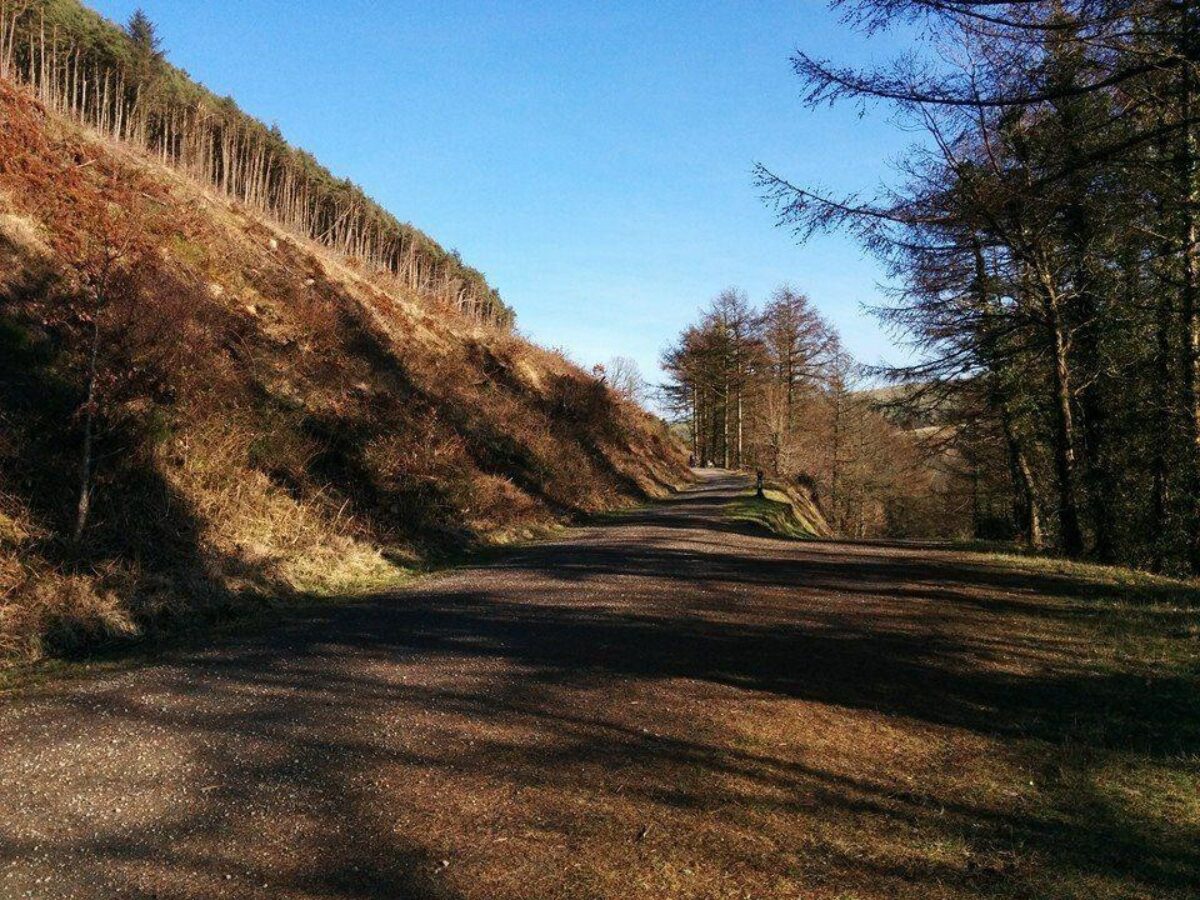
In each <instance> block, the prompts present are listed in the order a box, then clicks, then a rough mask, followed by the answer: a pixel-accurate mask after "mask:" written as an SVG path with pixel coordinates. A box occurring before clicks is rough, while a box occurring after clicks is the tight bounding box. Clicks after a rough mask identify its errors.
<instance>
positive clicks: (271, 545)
mask: <svg viewBox="0 0 1200 900" xmlns="http://www.w3.org/2000/svg"><path fill="white" fill-rule="evenodd" d="M114 257H115V258H116V259H115V261H113V258H114ZM105 260H108V261H109V262H110V263H111V265H109V266H108V268H109V269H111V271H110V272H108V274H107V276H106V277H105V278H101V277H100V275H99V274H98V273H100V272H101V270H102V269H104V267H105ZM98 285H103V287H102V288H101V287H98ZM93 336H95V337H97V338H98V340H97V347H98V360H97V366H96V377H95V384H96V399H95V402H94V404H93V405H92V407H91V408H92V411H93V413H94V418H95V420H96V424H95V441H96V448H95V460H96V462H95V467H96V472H95V478H94V483H93V490H92V492H91V501H92V502H91V510H90V514H89V517H88V522H87V527H86V530H85V532H84V535H83V539H82V541H79V542H73V541H71V540H70V534H71V531H72V526H73V523H74V520H75V517H76V507H77V498H78V495H79V493H80V477H79V468H80V455H81V446H82V443H83V438H84V428H85V419H86V416H85V413H86V411H87V408H88V404H87V403H86V387H87V383H88V380H89V377H88V366H87V355H88V354H87V349H88V347H89V346H90V341H91V339H92V337H93ZM683 471H684V470H683V466H682V460H681V457H680V453H679V450H678V448H677V447H676V446H675V445H674V444H673V443H672V441H671V440H670V438H669V437H668V435H667V433H666V431H665V429H664V428H663V427H662V426H661V424H660V423H658V422H657V421H656V420H653V419H651V418H650V417H648V416H647V415H646V414H645V413H643V412H642V411H641V410H640V409H638V408H636V407H635V406H633V405H631V404H629V403H626V402H624V401H622V400H620V399H619V398H617V397H615V396H614V395H613V394H612V393H611V392H610V391H608V390H607V389H606V388H605V387H604V386H603V385H602V384H600V383H599V382H597V381H596V380H595V379H594V378H591V377H590V376H588V375H585V374H584V373H583V372H581V371H580V370H579V369H578V368H577V367H575V366H574V365H573V364H571V363H570V362H569V361H567V360H566V359H564V358H563V357H562V356H561V355H559V354H556V353H553V352H549V351H545V350H542V349H540V348H537V347H535V346H533V345H531V344H529V343H528V342H526V341H525V340H523V339H522V338H520V337H519V336H518V335H516V334H514V333H512V332H511V331H508V330H505V329H503V328H497V327H493V326H488V325H482V324H479V323H475V322H471V321H469V320H467V319H466V318H463V317H460V316H458V315H457V314H455V313H453V312H451V311H449V310H447V309H446V308H444V307H442V306H438V305H437V304H435V303H432V302H430V301H429V300H428V299H426V298H422V297H421V296H419V295H417V294H415V293H413V292H411V291H409V290H407V289H406V288H403V287H401V286H400V285H399V284H398V283H396V282H394V281H390V280H387V279H385V278H382V277H380V276H377V275H368V274H367V273H366V272H365V271H364V269H363V267H362V266H361V264H359V263H356V262H355V261H353V260H350V259H348V258H345V257H339V256H336V255H334V254H332V253H331V252H329V251H328V250H326V249H324V248H321V247H318V246H317V245H315V244H311V243H308V242H304V241H300V240H297V239H296V238H294V237H291V236H289V235H287V234H285V233H284V232H282V231H281V230H279V229H276V228H274V227H272V226H268V225H266V224H264V223H263V221H261V220H260V219H259V218H257V217H255V216H253V215H251V214H250V213H249V212H248V211H247V210H246V209H245V208H244V207H242V206H241V205H240V204H238V203H236V202H233V201H229V200H225V199H218V198H216V197H214V196H213V195H211V194H207V193H205V192H203V191H201V190H200V189H198V188H197V187H196V186H195V185H194V184H193V183H191V182H189V181H187V180H185V179H184V178H183V177H181V176H179V175H178V174H175V173H174V172H172V171H171V170H169V169H166V168H162V167H160V166H158V165H157V164H154V163H152V162H150V161H149V160H148V159H147V158H146V157H144V156H142V155H140V154H136V153H133V152H130V151H129V150H127V149H124V148H122V147H121V146H119V145H116V144H113V143H110V142H104V141H101V140H99V139H97V138H96V137H94V136H89V135H87V134H85V133H83V132H80V131H79V130H78V129H77V128H76V127H74V126H72V125H69V124H67V123H66V121H65V120H62V119H59V118H57V117H55V116H53V115H51V114H48V113H47V112H46V110H45V109H44V107H42V106H41V105H40V104H39V103H38V102H37V101H35V100H34V99H32V97H31V96H30V95H29V94H27V93H25V92H24V91H23V90H22V89H19V88H16V87H14V86H12V85H11V84H9V83H7V82H4V81H0V656H2V657H4V658H9V659H12V658H36V657H39V656H42V655H44V654H47V653H50V652H57V651H63V650H68V649H71V648H75V647H78V646H81V645H85V644H88V643H91V642H93V641H95V640H97V639H101V638H109V637H112V636H118V635H131V634H138V633H142V632H144V630H145V629H146V628H148V627H159V626H162V625H169V624H172V623H177V622H189V621H193V620H194V619H195V618H196V617H197V616H198V615H199V614H200V613H201V611H203V612H204V613H212V612H220V611H222V610H228V609H231V608H241V607H244V606H245V605H246V604H247V602H260V601H259V600H257V599H254V598H267V597H270V598H278V597H286V596H288V595H289V594H294V593H297V592H303V593H312V592H318V593H336V592H344V591H350V590H361V589H364V588H369V587H372V586H377V585H380V584H383V583H386V582H388V581H391V580H394V579H395V577H396V576H397V575H399V574H401V573H402V572H403V571H405V570H406V569H407V568H408V567H411V566H412V565H414V564H419V563H421V562H423V561H425V560H427V559H429V558H430V557H431V556H435V555H437V554H439V553H444V552H446V551H448V550H456V549H459V548H462V547H465V546H470V545H472V544H476V543H479V542H481V541H485V540H495V539H504V538H506V537H511V536H514V535H520V534H522V533H523V532H525V531H526V530H527V529H530V528H537V527H541V526H544V525H547V524H550V523H553V522H554V521H556V520H559V519H561V518H563V517H564V516H569V515H571V514H574V513H576V512H579V511H586V510H597V509H603V508H607V507H611V506H613V505H616V504H620V503H625V502H628V501H629V500H630V499H631V498H636V497H639V496H644V495H645V494H647V493H655V492H657V491H660V490H661V489H662V487H663V486H664V485H666V484H668V483H670V482H673V481H676V480H678V479H679V478H681V477H682V475H683Z"/></svg>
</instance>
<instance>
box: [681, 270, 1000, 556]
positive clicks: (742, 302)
mask: <svg viewBox="0 0 1200 900" xmlns="http://www.w3.org/2000/svg"><path fill="white" fill-rule="evenodd" d="M662 366H663V370H664V372H665V373H666V375H667V381H666V383H665V384H664V385H663V386H662V389H661V400H662V405H663V406H664V407H665V408H666V409H667V410H668V411H669V412H670V413H671V414H672V415H673V416H674V418H675V419H676V421H677V422H679V423H681V424H682V425H683V426H684V432H685V434H686V437H687V439H688V441H689V443H690V447H691V451H692V456H693V459H694V461H695V462H696V463H698V464H702V465H717V466H721V467H724V468H730V469H738V468H741V469H761V470H762V471H764V472H765V473H766V474H767V475H769V476H770V477H772V478H773V479H776V480H781V481H784V482H786V483H787V484H788V485H789V486H790V487H792V488H793V489H798V490H803V491H806V492H807V493H808V494H809V496H810V497H811V498H812V499H813V500H814V501H816V502H817V504H818V505H819V506H820V507H821V509H822V511H823V512H824V514H825V516H826V519H827V520H828V521H829V524H830V525H831V526H832V527H833V528H834V529H835V530H837V531H838V532H839V533H841V534H845V535H848V536H854V537H876V536H882V535H890V536H917V535H933V534H936V535H941V536H961V535H962V534H964V533H965V532H966V531H967V530H968V527H969V522H970V517H971V515H972V514H973V510H976V507H977V506H978V505H979V503H980V498H972V497H970V496H969V489H970V487H971V485H970V483H969V482H968V481H965V480H964V477H963V476H964V469H963V466H962V461H961V454H960V455H956V456H955V457H954V458H950V457H946V456H945V455H944V454H939V453H937V452H932V453H931V451H930V444H929V442H927V441H925V440H923V439H922V438H921V437H920V434H921V428H927V429H928V430H929V431H931V432H934V433H940V432H941V431H942V429H940V428H939V427H937V426H936V425H928V424H927V423H926V422H925V421H924V420H922V421H921V422H913V421H903V420H902V419H898V418H897V417H896V416H895V415H894V414H893V413H892V412H890V411H889V409H888V402H887V398H886V397H884V396H881V395H880V392H878V391H876V390H871V389H868V388H867V387H866V386H864V384H863V383H862V379H861V367H859V366H858V365H857V364H856V363H855V362H854V361H853V359H852V358H851V356H850V355H849V354H848V353H847V352H846V351H845V349H844V348H843V346H842V343H841V340H840V338H839V337H838V334H837V332H836V330H835V329H834V328H833V327H832V326H831V325H830V324H829V322H827V321H826V320H825V319H824V317H822V316H821V315H820V313H819V312H818V311H817V310H816V308H815V307H814V306H813V304H812V302H811V301H810V300H809V298H808V297H807V296H805V295H804V294H802V293H800V292H799V291H796V290H795V289H793V288H792V287H789V286H787V285H783V286H781V287H779V288H778V289H776V290H775V291H774V293H773V294H772V295H771V296H770V298H768V299H767V300H766V302H765V303H763V304H762V305H761V306H755V305H753V304H752V303H751V302H750V300H749V298H748V296H747V295H746V293H745V292H744V291H741V290H739V289H737V288H729V289H726V290H724V291H722V292H721V293H719V294H718V295H717V296H716V297H715V298H714V299H713V300H712V301H711V302H710V303H709V305H708V306H707V307H706V308H705V309H704V310H703V311H702V312H701V314H700V316H699V319H698V321H697V322H696V323H694V324H692V325H690V326H688V327H687V328H686V329H684V331H683V332H682V333H681V334H680V335H679V337H678V339H677V340H676V341H675V342H674V343H672V344H671V346H670V347H668V348H667V350H666V351H665V352H664V354H663V358H662ZM939 461H940V462H941V463H943V464H944V465H943V468H942V470H941V471H939V468H938V463H939Z"/></svg>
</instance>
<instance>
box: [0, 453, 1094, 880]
mask: <svg viewBox="0 0 1200 900" xmlns="http://www.w3.org/2000/svg"><path fill="white" fill-rule="evenodd" d="M745 489H746V482H745V481H743V480H740V479H737V478H733V477H730V476H727V475H721V474H719V473H712V472H709V473H703V481H702V483H701V484H700V485H699V486H697V487H696V488H695V489H693V490H690V491H688V492H687V493H685V494H683V495H680V496H679V497H678V498H677V499H675V500H672V501H670V502H666V503H661V504H657V505H655V506H652V507H650V508H648V509H646V510H643V511H638V512H635V513H631V514H628V515H626V516H623V517H621V518H618V519H614V520H612V521H606V522H604V523H603V524H600V525H596V526H591V527H586V528H579V529H573V530H571V531H570V532H568V533H567V534H566V535H565V536H564V537H563V538H562V539H561V540H557V541H554V542H551V543H545V544H540V545H536V546H532V547H528V548H524V549H521V550H518V551H515V552H514V553H513V554H512V555H510V556H508V557H506V558H503V559H502V560H500V561H499V562H496V563H492V564H488V565H481V566H480V567H478V568H470V569H463V570H458V571H455V572H452V573H450V574H447V575H444V576H440V577H434V578H430V579H427V580H424V581H422V582H420V583H419V584H417V585H416V586H415V587H414V588H412V589H408V590H403V591H399V592H397V593H395V594H391V595H388V596H383V597H379V598H375V599H371V600H368V601H361V602H355V603H352V604H338V605H331V606H329V607H323V608H321V609H319V610H317V611H314V612H307V613H305V614H303V615H301V616H298V617H296V618H294V619H289V620H287V621H285V622H284V623H283V624H281V625H280V626H279V627H278V628H273V629H271V630H269V631H263V632H258V633H254V634H249V635H243V636H241V637H234V638H224V639H221V640H220V641H218V644H217V646H213V647H209V648H206V649H204V650H201V651H192V650H180V651H176V652H174V653H173V654H168V656H167V657H165V658H164V659H163V660H162V661H160V662H157V663H155V664H152V665H145V666H139V667H134V668H131V669H129V670H126V671H122V672H119V673H117V674H110V675H104V676H100V677H95V678H88V679H84V680H82V681H74V682H64V683H60V684H57V685H50V686H48V687H42V688H36V689H28V690H26V691H24V692H19V693H18V694H16V695H14V696H12V697H9V698H8V699H6V700H2V701H0V896H3V897H24V896H32V897H111V896H137V897H151V896H159V897H171V898H176V897H178V898H185V897H186V898H191V897H196V898H200V897H204V898H208V897H312V898H317V897H321V898H333V897H367V896H371V897H406V896H413V897H561V896H580V897H634V896H651V897H656V896H664V897H665V896H672V897H674V896H703V897H724V896H728V897H747V896H755V897H776V896H805V897H809V896H813V897H825V896H829V897H834V896H894V895H897V894H908V893H912V894H916V895H920V896H922V897H926V898H927V897H935V896H950V895H956V896H957V895H961V894H969V893H973V892H974V891H975V890H976V889H979V890H984V889H986V888H987V886H988V885H989V884H991V882H987V881H986V879H987V878H988V877H993V878H998V877H1001V874H1002V873H1003V867H1004V866H1005V865H1006V862H1005V857H1004V855H1003V854H1004V853H1007V852H1008V850H1007V849H1006V843H1005V841H1006V838H1005V837H1004V835H1006V834H1008V835H1011V834H1012V833H1013V832H1012V828H1011V827H1008V826H1005V825H1004V824H1003V823H1002V822H1000V821H999V820H1000V819H1002V818H1003V817H1005V816H1010V817H1011V816H1015V815H1017V814H1018V813H1019V812H1020V811H1021V810H1022V809H1023V808H1025V807H1024V806H1023V804H1024V803H1025V802H1026V800H1027V799H1028V794H1029V792H1031V791H1033V790H1035V788H1032V787H1028V786H1027V783H1028V785H1032V784H1033V781H1032V780H1031V779H1030V778H1029V777H1028V775H1027V773H1026V771H1025V768H1024V766H1025V765H1026V763H1027V761H1028V760H1027V759H1026V758H1025V757H1024V756H1022V753H1021V752H1019V751H1014V750H1012V748H1011V747H1010V746H1009V745H1008V744H1007V743H1006V741H1005V736H1004V730H1005V728H1006V727H1007V725H1008V724H1009V723H1008V722H1007V720H1004V719H1003V718H998V717H997V715H996V713H995V710H996V709H998V708H1000V705H1001V703H1002V701H1004V700H1007V701H1012V700H1013V699H1014V697H1015V699H1016V700H1017V701H1020V703H1022V704H1023V705H1022V706H1021V707H1020V708H1021V709H1028V710H1032V713H1033V714H1035V715H1033V716H1032V717H1031V718H1029V720H1028V721H1029V722H1032V723H1034V724H1033V725H1028V723H1026V724H1025V725H1023V726H1022V727H1033V728H1042V729H1050V730H1053V729H1054V728H1056V727H1057V726H1058V724H1059V718H1056V717H1060V718H1061V717H1062V716H1067V715H1069V714H1070V712H1069V709H1067V708H1064V709H1063V710H1062V711H1060V710H1059V707H1058V706H1056V705H1052V704H1050V703H1048V702H1041V701H1040V700H1039V697H1040V696H1041V695H1040V694H1034V693H1030V694H1029V695H1028V696H1025V695H1024V694H1021V693H1019V691H1020V690H1022V688H1021V685H1023V684H1026V683H1028V682H1029V680H1030V679H1029V677H1028V676H1030V674H1031V673H1037V672H1040V671H1042V668H1044V666H1045V665H1046V659H1047V658H1049V657H1048V655H1049V654H1051V652H1054V653H1057V652H1059V651H1063V650H1064V648H1065V651H1066V652H1068V654H1069V652H1070V650H1071V641H1073V640H1074V639H1075V638H1074V636H1073V635H1072V633H1071V632H1070V630H1069V626H1064V629H1065V630H1062V631H1061V633H1059V632H1056V633H1055V635H1053V636H1051V637H1045V638H1040V637H1039V638H1037V639H1034V638H1029V637H1026V638H1024V639H1023V640H1021V641H1017V640H1011V639H1010V636H1009V634H1008V631H1007V630H1002V629H1001V627H1000V626H999V625H998V624H997V623H996V621H995V619H996V616H995V611H996V609H997V608H999V609H1004V608H1005V607H1004V606H1003V604H1007V605H1008V608H1009V611H1010V612H1013V614H1015V615H1024V614H1025V613H1026V612H1028V613H1029V615H1030V616H1035V615H1041V614H1040V613H1038V612H1037V610H1040V609H1043V607H1042V606H1038V605H1037V604H1039V603H1041V602H1042V601H1041V600H1037V599H1036V598H1035V599H1031V596H1032V595H1031V592H1030V588H1029V587H1028V585H1026V584H1025V583H1023V582H1021V581H1020V580H1019V578H1017V577H1016V576H1008V575H1004V574H1003V573H1000V572H996V571H992V570H988V569H985V568H970V567H964V565H963V564H961V563H960V562H959V561H958V558H957V557H955V556H953V555H949V554H939V553H937V552H935V551H930V550H924V549H920V548H905V547H887V546H872V545H867V544H842V543H836V542H812V543H798V542H789V541H783V540H777V539H774V538H772V537H769V536H765V535H761V534H754V533H748V532H746V531H744V530H739V529H738V528H737V527H735V526H733V525H731V524H730V523H728V522H727V521H725V520H724V519H723V517H722V516H721V506H722V504H724V503H726V502H727V501H728V500H729V499H730V498H731V497H733V496H735V495H736V494H737V493H738V492H739V491H742V490H745ZM985 597H986V598H988V599H987V600H986V602H985V600H984V599H983V598H985ZM1006 598H1007V599H1006ZM989 604H992V606H991V607H990V611H989V609H988V608H985V607H988V605H989ZM995 604H1001V606H1000V607H997V606H995ZM1043 618H1044V616H1043ZM1009 624H1010V625H1011V622H1010V623H1009ZM1064 642H1065V643H1064ZM1000 660H1002V662H1001V661H1000ZM1038 683H1039V684H1040V683H1041V682H1038ZM1030 690H1032V688H1030ZM1013 691H1018V693H1017V694H1015V695H1014V694H1013ZM1095 699H1096V698H1093V697H1088V696H1075V697H1071V698H1069V700H1070V701H1071V704H1069V705H1074V706H1075V707H1076V708H1078V707H1080V706H1081V705H1082V704H1085V703H1089V702H1093V701H1094V700H1095ZM1023 721H1024V720H1023ZM980 771H986V772H987V773H988V778H987V779H986V781H987V783H986V784H981V779H980V778H979V777H977V774H972V773H978V772H980ZM1009 782H1011V785H1010V784H1009ZM980 822H982V823H983V824H982V825H980V824H978V823H980ZM980 827H983V828H985V829H990V830H988V831H986V832H979V831H977V830H976V831H973V830H972V829H978V828H980ZM1005 827H1008V830H1007V831H1006V830H1004V829H1005ZM981 834H982V835H983V837H982V838H980V837H979V835H981ZM1047 834H1049V832H1047ZM1013 840H1014V841H1015V839H1013ZM1021 840H1022V841H1023V842H1025V843H1023V844H1022V846H1023V847H1026V849H1028V846H1027V841H1028V839H1026V838H1022V839H1021ZM1045 840H1046V841H1047V842H1049V843H1048V844H1047V845H1046V847H1045V849H1046V851H1047V852H1048V853H1051V855H1052V851H1053V841H1054V840H1055V839H1054V838H1053V836H1049V837H1047V838H1045ZM956 841H957V842H958V843H955V842H956ZM964 844H965V845H966V846H967V848H968V851H970V852H974V856H973V858H972V860H971V862H970V865H969V866H968V865H967V862H966V861H964V859H965V858H964V859H959V858H958V856H956V855H955V854H956V853H959V850H957V849H955V848H957V847H959V846H960V845H964ZM947 848H949V849H947ZM1033 849H1034V850H1040V849H1041V848H1037V847H1035V848H1033ZM970 852H969V853H968V855H970ZM1098 852H1102V851H1098ZM989 853H991V854H992V856H988V854H989ZM960 855H961V854H960ZM997 872H999V873H1001V874H996V873H997ZM989 873H991V875H990V876H989ZM980 878H983V879H985V881H983V882H981V881H979V879H980ZM993 886H994V885H993ZM985 892H986V891H985Z"/></svg>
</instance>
